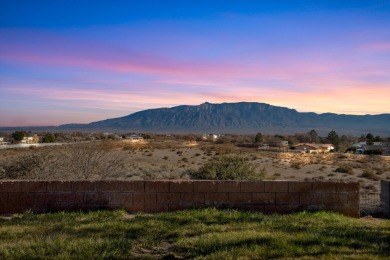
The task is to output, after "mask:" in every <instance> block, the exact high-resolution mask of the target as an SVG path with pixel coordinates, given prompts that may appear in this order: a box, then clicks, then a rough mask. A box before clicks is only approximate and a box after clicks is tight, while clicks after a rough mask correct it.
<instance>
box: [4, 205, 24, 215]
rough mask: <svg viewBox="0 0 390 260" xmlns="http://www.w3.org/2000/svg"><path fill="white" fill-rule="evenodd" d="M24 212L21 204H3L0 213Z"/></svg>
mask: <svg viewBox="0 0 390 260" xmlns="http://www.w3.org/2000/svg"><path fill="white" fill-rule="evenodd" d="M15 213H22V211H21V209H20V205H10V204H9V205H3V206H0V214H15Z"/></svg>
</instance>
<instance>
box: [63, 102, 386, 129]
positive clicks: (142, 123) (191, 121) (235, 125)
mask: <svg viewBox="0 0 390 260" xmlns="http://www.w3.org/2000/svg"><path fill="white" fill-rule="evenodd" d="M63 127H65V126H63ZM80 127H81V128H85V129H88V128H89V129H116V130H129V131H152V132H187V133H188V132H192V133H205V132H207V133H208V132H218V133H255V132H259V131H260V132H264V133H275V132H278V133H295V132H299V131H307V130H310V129H316V130H317V131H318V132H319V133H326V132H329V131H331V130H336V131H338V132H340V133H349V134H361V133H368V132H373V133H375V134H383V135H388V134H390V114H381V115H361V116H357V115H338V114H332V113H325V114H316V113H300V112H297V111H296V110H295V109H289V108H285V107H278V106H272V105H269V104H265V103H254V102H240V103H222V104H210V103H203V104H201V105H199V106H186V105H183V106H177V107H172V108H158V109H149V110H144V111H140V112H137V113H134V114H130V115H128V116H125V117H119V118H113V119H107V120H103V121H98V122H93V123H90V124H88V125H80Z"/></svg>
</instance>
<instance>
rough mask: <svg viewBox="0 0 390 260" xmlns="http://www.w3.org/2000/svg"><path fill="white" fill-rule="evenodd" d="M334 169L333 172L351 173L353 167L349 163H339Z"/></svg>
mask: <svg viewBox="0 0 390 260" xmlns="http://www.w3.org/2000/svg"><path fill="white" fill-rule="evenodd" d="M334 171H335V172H341V173H348V174H351V175H352V174H353V168H352V167H351V166H350V165H348V164H343V165H340V166H339V167H337V168H336V169H335V170H334Z"/></svg>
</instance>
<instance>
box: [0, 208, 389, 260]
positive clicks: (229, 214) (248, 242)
mask: <svg viewBox="0 0 390 260" xmlns="http://www.w3.org/2000/svg"><path fill="white" fill-rule="evenodd" d="M389 241H390V220H370V219H353V218H348V217H345V216H341V215H338V214H334V213H326V212H317V213H308V212H303V213H299V214H293V215H283V216H280V215H272V216H268V215H263V214H261V213H253V212H240V211H234V210H216V209H203V210H190V211H180V212H171V213H160V214H153V215H148V214H139V215H128V214H127V213H126V212H124V211H95V212H90V213H78V212H76V213H64V212H60V213H53V214H37V215H35V214H31V213H26V214H21V215H14V216H13V217H12V218H11V219H5V218H0V259H37V258H39V259H42V258H46V259H47V258H50V259H52V258H57V259H69V258H76V259H93V258H96V259H101V258H111V259H112V258H115V259H118V258H119V259H124V258H126V259H128V258H143V259H145V258H146V259H156V258H157V259H160V258H165V259H174V258H200V259H202V258H207V259H237V258H244V259H262V258H263V259H269V258H306V259H315V258H326V259H328V258H333V259H335V258H336V259H338V258H352V259H372V258H376V259H381V258H383V259H386V258H387V259H388V258H389V257H390V249H389Z"/></svg>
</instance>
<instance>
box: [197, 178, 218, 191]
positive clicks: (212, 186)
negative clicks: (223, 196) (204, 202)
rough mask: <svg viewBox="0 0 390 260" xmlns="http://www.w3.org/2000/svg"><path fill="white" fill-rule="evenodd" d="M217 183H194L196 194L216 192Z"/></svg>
mask: <svg viewBox="0 0 390 260" xmlns="http://www.w3.org/2000/svg"><path fill="white" fill-rule="evenodd" d="M216 191H217V182H215V181H194V192H216Z"/></svg>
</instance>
